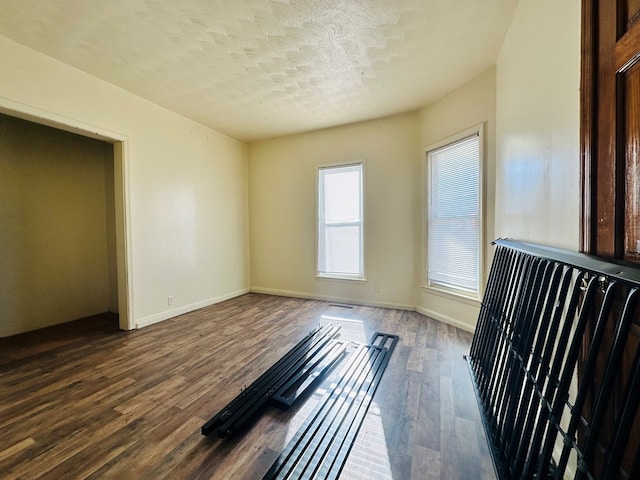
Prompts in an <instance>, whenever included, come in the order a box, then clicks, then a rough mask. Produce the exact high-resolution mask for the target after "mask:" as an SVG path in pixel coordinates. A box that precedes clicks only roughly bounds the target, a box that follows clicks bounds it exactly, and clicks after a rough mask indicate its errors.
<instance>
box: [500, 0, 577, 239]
mask: <svg viewBox="0 0 640 480" xmlns="http://www.w3.org/2000/svg"><path fill="white" fill-rule="evenodd" d="M497 72H498V76H497V151H498V159H497V179H496V235H497V236H500V237H511V238H514V239H518V240H527V241H533V242H539V243H544V244H547V245H552V246H557V247H562V248H568V249H573V250H577V249H578V247H579V205H580V154H579V138H580V137H579V120H580V102H579V101H580V98H579V86H580V83H579V82H580V1H579V0H563V1H561V2H558V1H555V0H520V3H519V4H518V7H517V10H516V13H515V15H514V17H513V20H512V23H511V26H510V27H509V31H508V33H507V36H506V38H505V41H504V44H503V46H502V50H501V52H500V56H499V58H498V63H497Z"/></svg>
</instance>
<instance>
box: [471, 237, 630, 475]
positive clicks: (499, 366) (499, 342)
mask: <svg viewBox="0 0 640 480" xmlns="http://www.w3.org/2000/svg"><path fill="white" fill-rule="evenodd" d="M494 243H495V244H496V245H497V247H496V251H495V256H494V260H493V264H492V267H491V273H490V275H489V281H488V284H487V289H486V292H485V294H484V299H483V301H482V306H481V310H480V315H479V318H478V325H477V328H476V333H475V336H474V339H473V343H472V345H471V350H470V354H469V355H468V356H467V357H466V359H467V363H468V365H469V370H470V372H471V377H472V380H473V383H474V388H475V390H476V395H477V397H478V404H479V406H480V411H481V415H482V417H483V423H484V426H485V431H486V434H487V440H488V443H489V446H490V450H491V453H492V457H493V461H494V466H495V468H496V474H497V475H498V477H499V478H500V479H543V478H555V479H563V478H575V479H579V480H583V479H591V480H595V479H640V451H639V450H638V446H637V443H638V442H635V443H634V442H629V439H630V438H631V437H630V435H632V432H633V435H637V430H638V428H640V418H636V417H637V412H638V406H639V403H640V348H639V345H638V341H637V333H636V336H633V335H630V331H631V328H637V327H634V325H633V324H634V322H635V323H636V324H637V322H638V295H639V294H640V270H639V269H638V268H635V267H632V266H629V265H627V264H620V263H613V262H606V261H603V260H601V259H597V258H594V257H591V256H588V255H584V254H579V253H575V252H569V251H565V250H560V249H555V248H550V247H543V246H539V245H534V244H529V243H521V242H514V241H510V240H497V241H496V242H494ZM607 339H609V340H607ZM628 340H629V341H628ZM624 358H627V359H628V358H632V360H631V361H630V362H629V361H627V362H626V363H624V364H623V361H624ZM578 365H579V366H578ZM623 366H624V367H625V368H622V367H623ZM578 370H579V373H578ZM623 371H624V372H626V373H624V374H623ZM572 384H573V386H572ZM614 387H616V388H614ZM616 392H617V393H616ZM614 404H615V405H616V407H615V408H614V407H613V405H614ZM635 438H636V440H637V437H635ZM631 450H633V451H631Z"/></svg>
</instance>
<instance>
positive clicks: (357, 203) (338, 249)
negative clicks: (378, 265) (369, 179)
mask: <svg viewBox="0 0 640 480" xmlns="http://www.w3.org/2000/svg"><path fill="white" fill-rule="evenodd" d="M362 184H363V182H362V163H356V164H351V165H340V166H336V167H321V168H319V169H318V265H317V269H318V271H317V275H318V276H321V277H334V278H348V279H363V278H364V228H363V225H364V222H363V186H362Z"/></svg>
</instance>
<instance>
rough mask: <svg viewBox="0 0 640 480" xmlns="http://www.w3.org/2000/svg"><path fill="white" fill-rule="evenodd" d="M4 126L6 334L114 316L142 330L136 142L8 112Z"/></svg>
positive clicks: (0, 111) (2, 117)
mask: <svg viewBox="0 0 640 480" xmlns="http://www.w3.org/2000/svg"><path fill="white" fill-rule="evenodd" d="M0 122H1V125H2V127H3V128H2V130H1V131H0V135H1V134H2V133H4V137H5V138H4V139H3V138H0V143H2V145H0V148H3V149H4V150H5V151H4V154H3V155H2V157H3V158H2V163H1V164H0V169H2V170H3V172H2V177H3V178H2V179H1V180H2V181H4V182H5V184H6V185H4V186H3V188H2V192H3V193H2V195H3V197H6V198H3V202H2V206H1V207H0V209H1V213H2V215H1V217H2V223H3V224H4V225H3V228H2V230H3V232H0V235H2V236H3V237H4V238H3V239H2V243H3V245H4V246H3V250H4V252H5V253H4V257H3V258H0V263H2V264H3V272H2V273H0V275H3V276H4V277H6V278H3V282H2V283H3V285H4V286H5V287H3V292H2V293H0V295H3V296H4V297H6V298H4V300H3V304H4V305H5V306H6V307H7V308H6V310H5V313H6V315H3V317H4V318H3V322H2V324H0V336H9V335H13V334H16V333H21V332H24V331H29V330H34V329H38V328H42V327H46V326H49V325H53V324H57V323H62V322H66V321H72V320H76V319H78V318H82V317H85V316H91V315H95V314H97V313H102V312H104V311H109V312H115V313H118V314H119V327H120V328H121V329H125V330H128V329H131V328H133V327H132V325H131V315H130V305H129V289H128V279H129V275H128V268H129V267H128V265H129V262H128V260H127V253H126V252H127V244H128V242H127V235H126V232H127V228H126V211H127V209H126V196H125V193H126V188H125V185H126V177H125V168H124V166H125V164H126V157H125V154H126V148H125V147H126V143H125V142H126V138H123V137H122V136H119V135H111V134H106V135H105V134H104V132H96V131H95V129H87V128H83V127H79V126H78V125H77V124H74V125H71V124H70V123H69V122H68V121H67V120H66V119H65V120H64V121H59V119H55V118H51V116H49V117H48V118H47V116H46V115H45V116H39V115H38V114H37V113H36V114H35V115H34V112H24V111H17V112H16V111H14V110H12V109H7V108H6V107H5V108H3V106H2V105H0ZM45 125H46V126H45ZM51 127H53V128H51ZM66 148H70V150H66V152H67V153H65V149H66Z"/></svg>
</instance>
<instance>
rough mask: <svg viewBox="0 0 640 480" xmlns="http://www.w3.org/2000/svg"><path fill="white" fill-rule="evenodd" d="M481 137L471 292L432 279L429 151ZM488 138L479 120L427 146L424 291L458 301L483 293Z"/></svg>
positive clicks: (424, 202)
mask: <svg viewBox="0 0 640 480" xmlns="http://www.w3.org/2000/svg"><path fill="white" fill-rule="evenodd" d="M474 135H477V136H478V150H479V152H478V153H479V162H478V163H479V165H478V168H479V171H478V175H479V178H478V189H479V204H478V224H479V225H478V291H477V292H472V291H469V290H465V289H462V288H456V287H451V286H446V285H442V284H440V283H435V282H432V281H431V280H430V279H429V264H428V262H429V221H428V219H429V211H430V187H431V168H430V161H429V154H430V152H433V151H434V150H439V149H441V148H443V147H446V146H448V145H451V144H453V143H456V142H459V141H462V140H464V139H466V138H469V137H471V136H474ZM485 157H486V155H485V138H484V123H480V124H478V125H475V126H473V127H470V128H467V129H465V130H462V131H460V132H458V133H456V134H454V135H451V136H449V137H446V138H444V139H442V140H440V141H438V142H435V143H433V144H431V145H428V146H427V147H425V148H424V156H423V162H422V254H423V257H422V267H421V268H422V273H421V280H422V289H423V290H424V291H425V292H429V293H434V294H437V295H439V296H444V297H451V298H454V299H458V300H461V299H462V300H467V301H468V300H471V301H472V302H473V303H477V302H480V300H481V299H482V296H483V294H484V287H485V285H484V270H485V248H484V238H485V229H486V221H485V196H486V193H485V178H484V177H485V163H486V159H485Z"/></svg>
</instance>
